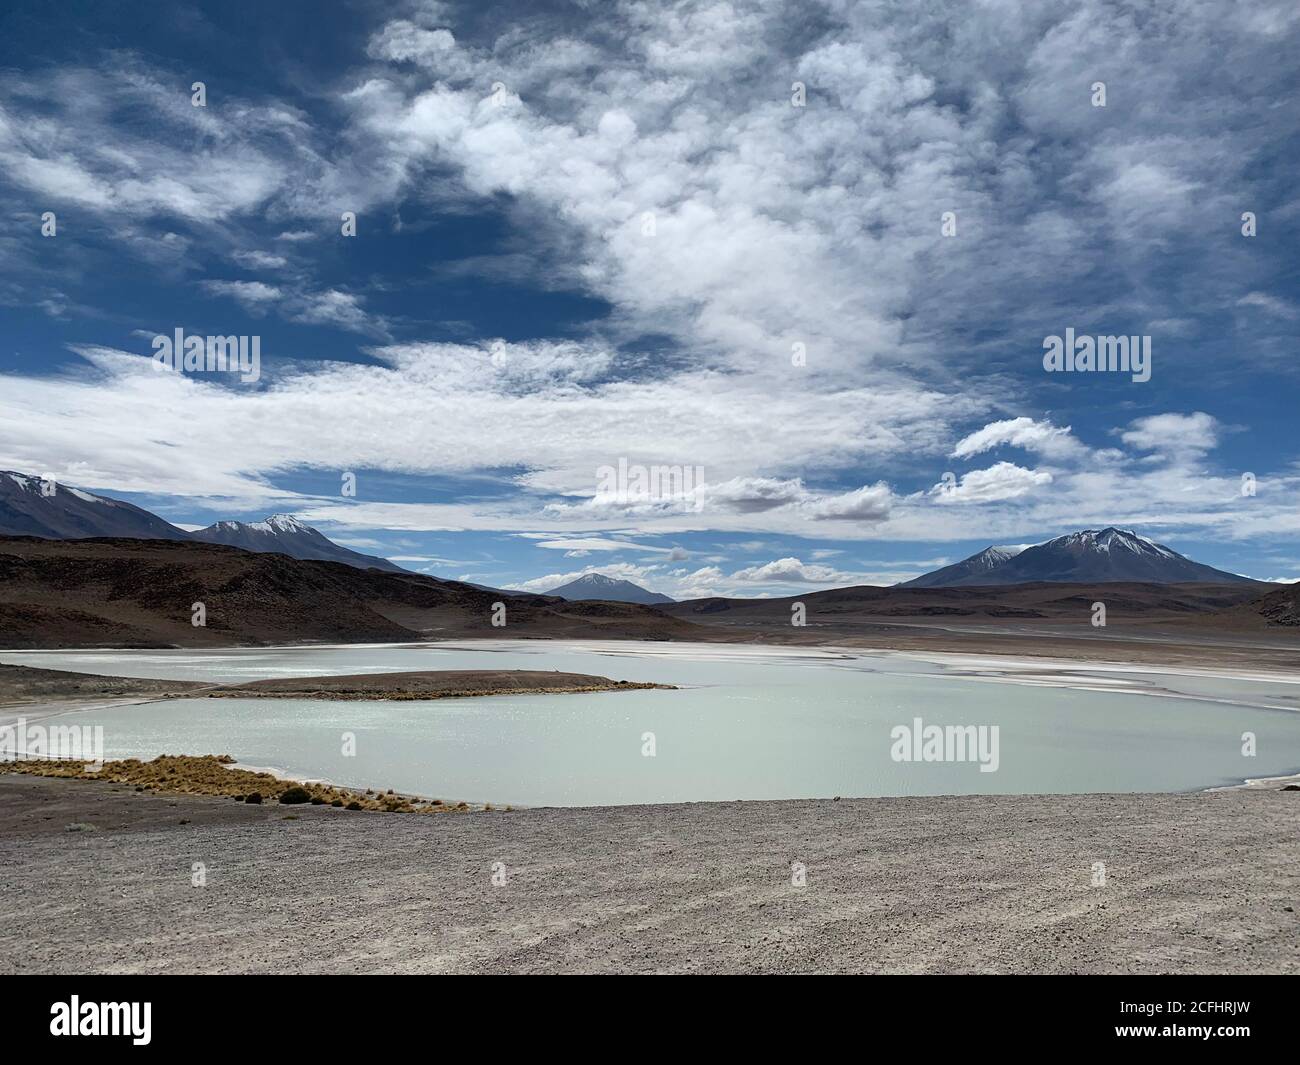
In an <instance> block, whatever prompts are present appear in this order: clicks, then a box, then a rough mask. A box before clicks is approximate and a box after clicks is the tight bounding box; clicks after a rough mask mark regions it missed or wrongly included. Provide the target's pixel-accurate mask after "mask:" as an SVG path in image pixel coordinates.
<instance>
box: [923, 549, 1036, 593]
mask: <svg viewBox="0 0 1300 1065" xmlns="http://www.w3.org/2000/svg"><path fill="white" fill-rule="evenodd" d="M1019 553H1020V549H1019V548H1017V547H986V548H985V549H984V550H983V551H981V552H980V553H979V554H978V555H971V557H970V558H965V559H962V560H961V561H960V562H954V563H953V564H952V565H951V566H944V567H943V569H937V570H934V571H933V572H932V573H926V574H924V575H923V576H920V577H916V578H915V579H913V580H910V581H903V582H902V583H901V584H900V585H899V587H900V588H945V587H953V586H955V585H960V584H983V583H986V582H984V581H980V580H976V579H973V578H979V577H985V576H987V575H988V574H989V573H991V572H992V571H993V570H995V569H997V568H998V567H999V566H1001V565H1002V564H1003V563H1005V562H1008V561H1009V560H1011V559H1013V558H1015V557H1016V555H1018V554H1019Z"/></svg>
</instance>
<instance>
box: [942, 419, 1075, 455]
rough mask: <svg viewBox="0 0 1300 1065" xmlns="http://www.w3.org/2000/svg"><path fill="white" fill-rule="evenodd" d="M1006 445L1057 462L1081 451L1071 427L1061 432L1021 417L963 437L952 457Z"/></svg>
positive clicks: (1048, 425)
mask: <svg viewBox="0 0 1300 1065" xmlns="http://www.w3.org/2000/svg"><path fill="white" fill-rule="evenodd" d="M1003 445H1010V446H1011V447H1019V448H1024V449H1025V450H1026V451H1036V452H1038V453H1039V454H1041V455H1045V456H1047V457H1049V458H1054V459H1062V458H1070V457H1074V456H1077V455H1078V454H1079V453H1080V452H1081V451H1082V447H1081V445H1080V444H1079V442H1078V440H1076V439H1075V437H1074V435H1073V433H1072V432H1071V429H1070V427H1069V426H1068V425H1067V426H1065V427H1064V428H1059V427H1057V426H1055V425H1053V424H1052V423H1051V422H1048V421H1041V422H1040V421H1035V420H1034V419H1033V418H1024V417H1021V418H1010V419H1007V420H1006V421H1000V422H990V423H989V424H988V425H986V426H984V428H983V429H978V430H976V431H975V432H973V433H971V434H969V435H968V436H964V437H962V439H961V440H959V441H958V442H957V444H956V446H955V447H954V448H953V449H952V457H953V458H959V459H963V458H970V457H971V456H972V455H978V454H980V453H981V452H984V451H991V450H992V449H993V448H995V447H1002V446H1003Z"/></svg>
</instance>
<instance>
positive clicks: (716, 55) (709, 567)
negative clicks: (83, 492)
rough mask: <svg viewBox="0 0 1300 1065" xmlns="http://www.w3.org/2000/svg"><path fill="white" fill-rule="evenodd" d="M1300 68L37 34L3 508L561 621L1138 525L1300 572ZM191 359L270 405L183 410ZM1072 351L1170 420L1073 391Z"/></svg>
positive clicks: (375, 34) (653, 7)
mask: <svg viewBox="0 0 1300 1065" xmlns="http://www.w3.org/2000/svg"><path fill="white" fill-rule="evenodd" d="M1298 44H1300V13H1298V12H1297V10H1296V8H1295V5H1294V4H1293V3H1290V2H1278V3H1269V2H1262V3H1253V4H1251V5H1249V7H1248V8H1242V7H1241V6H1240V5H1236V4H1231V3H1227V2H1224V3H1213V2H1211V3H1199V2H1198V3H1162V4H1159V5H1145V4H1139V5H1127V4H1125V5H1119V4H1110V3H1106V4H1102V3H1088V2H1085V3H1044V4H1038V5H1033V6H1032V8H1030V9H1024V8H1022V7H1021V6H1020V5H1016V4H1010V3H1003V2H1000V0H985V2H978V3H959V4H958V3H954V4H941V3H933V4H925V5H921V6H919V7H918V6H915V5H899V6H897V7H894V6H885V5H864V4H853V3H829V4H816V3H806V2H798V3H793V4H788V5H782V4H747V3H739V2H735V3H709V2H704V3H691V4H680V5H668V4H649V3H644V4H643V3H604V4H594V3H592V4H585V3H567V4H560V3H555V4H523V5H504V4H487V5H483V4H472V5H470V4H466V5H458V4H453V3H406V4H382V5H381V4H378V3H350V4H344V5H331V6H330V8H329V10H327V11H322V10H321V9H320V7H319V5H315V4H306V3H276V4H265V3H259V4H245V3H239V2H234V3H221V4H216V3H212V4H199V5H193V4H191V5H186V4H166V5H163V4H158V5H153V4H138V3H131V4H126V3H113V2H98V3H70V4H63V5H59V6H58V7H54V6H51V5H48V4H44V3H39V4H38V3H25V2H21V0H20V2H16V3H11V4H9V5H7V7H6V11H5V13H4V14H3V15H0V209H3V212H4V217H5V225H4V227H3V230H2V231H0V315H3V323H4V331H3V337H2V340H0V468H7V469H15V470H19V471H24V472H31V473H38V474H44V475H52V476H55V477H57V478H58V479H59V480H61V481H64V482H66V483H69V484H73V485H77V486H81V487H85V488H89V489H91V490H97V491H102V492H105V493H108V494H113V495H118V496H121V497H124V498H129V499H132V500H133V501H135V502H138V503H140V504H142V505H145V506H148V507H150V508H151V509H153V510H155V511H157V512H158V513H160V514H162V515H163V516H165V517H167V518H168V519H169V520H172V521H175V522H177V523H180V524H185V525H201V524H207V523H209V522H211V521H214V520H217V519H219V518H242V519H246V520H253V519H258V518H261V517H264V516H266V515H267V514H269V513H272V512H288V513H293V514H296V515H297V516H299V517H300V518H302V519H303V520H305V521H308V522H310V523H311V524H313V525H316V526H317V527H318V528H320V529H321V530H322V531H324V532H325V533H326V534H327V535H329V536H331V537H332V538H334V539H336V540H338V541H340V542H342V543H345V544H348V545H350V546H354V547H356V548H358V549H361V550H366V551H370V552H374V553H380V554H384V555H387V556H389V557H393V558H396V559H398V560H399V561H402V562H403V564H405V565H407V566H409V567H410V568H412V569H418V570H422V571H425V572H430V573H434V574H437V575H439V576H446V577H455V578H465V579H469V580H474V581H477V582H480V583H488V584H494V585H499V586H511V587H523V588H528V589H531V590H543V589H546V588H549V587H552V586H555V585H558V584H560V583H563V582H565V581H566V580H569V579H572V578H573V577H576V576H578V575H580V574H582V573H584V572H588V571H591V570H599V571H601V572H605V573H609V574H611V575H614V576H622V577H626V578H628V579H631V580H635V581H637V582H638V583H641V584H643V585H645V586H647V587H651V588H654V589H656V590H658V591H663V592H666V593H668V594H670V595H673V596H675V597H679V598H681V597H687V596H693V595H711V594H738V595H779V594H790V593H793V592H798V591H800V590H803V589H809V588H820V587H830V586H834V585H843V584H851V583H892V582H893V581H896V580H900V579H907V578H908V577H910V576H915V575H917V574H919V573H921V572H924V571H925V570H928V569H933V568H935V567H937V566H939V565H943V564H945V563H946V562H949V561H954V560H956V559H958V558H961V557H964V556H966V555H969V554H971V553H973V552H974V551H976V550H979V549H981V548H983V547H985V546H987V545H988V544H990V543H997V544H1016V543H1032V542H1038V541H1041V540H1043V539H1046V538H1048V537H1050V536H1053V535H1058V534H1060V533H1063V532H1067V531H1071V530H1074V529H1078V528H1081V527H1097V526H1103V525H1107V524H1118V525H1122V526H1125V527H1133V528H1136V529H1137V530H1138V531H1139V532H1140V533H1142V534H1144V535H1147V536H1150V537H1152V538H1154V539H1157V540H1160V541H1161V542H1164V543H1167V544H1169V545H1170V546H1172V547H1174V548H1176V549H1177V550H1180V551H1183V552H1184V553H1186V554H1189V555H1191V556H1192V557H1194V558H1196V559H1198V560H1200V561H1204V562H1208V563H1210V564H1212V565H1217V566H1220V567H1223V568H1226V569H1230V570H1233V571H1236V572H1241V573H1247V574H1250V575H1252V576H1256V577H1261V578H1265V579H1292V580H1294V579H1296V578H1300V548H1298V547H1297V540H1298V539H1300V505H1297V491H1298V490H1300V465H1298V462H1297V460H1298V459H1300V444H1297V433H1296V431H1295V425H1296V407H1297V404H1296V400H1297V393H1298V389H1297V374H1300V360H1298V359H1297V355H1298V354H1300V352H1298V351H1297V343H1296V339H1297V329H1298V326H1300V276H1298V274H1297V262H1298V261H1300V254H1298V251H1297V249H1300V191H1297V185H1296V180H1295V179H1296V173H1297V165H1296V164H1297V160H1298V159H1300V139H1298V138H1297V113H1298V109H1297V107H1296V96H1297V88H1298V87H1300V77H1298V72H1297V67H1298V66H1300V48H1298V47H1297V45H1298ZM195 82H203V83H204V87H205V91H206V101H205V104H206V105H205V106H202V107H197V106H194V104H193V99H192V89H191V87H192V85H193V84H194V83H195ZM1098 83H1101V84H1103V85H1104V94H1105V99H1104V106H1099V105H1098V104H1099V99H1100V97H1099V92H1098V89H1097V85H1098ZM796 84H797V85H798V86H802V89H801V90H798V92H801V93H802V96H803V99H802V100H801V101H799V102H802V103H803V106H795V103H796V96H797V91H796ZM47 212H53V214H54V218H55V222H56V231H55V233H54V235H53V236H44V235H43V234H42V226H43V217H44V216H45V215H46V213H47ZM344 212H353V213H355V215H356V219H357V223H356V235H355V236H345V235H343V233H342V224H341V220H342V216H343V213H344ZM1247 212H1249V213H1250V214H1251V215H1253V217H1254V235H1253V236H1248V235H1246V234H1245V233H1244V232H1243V217H1242V216H1243V214H1245V213H1247ZM945 218H946V219H947V225H946V226H945ZM47 228H48V227H47ZM176 328H182V329H184V330H185V331H186V332H187V333H189V334H197V335H201V336H206V335H219V336H231V335H245V336H257V337H259V338H260V344H261V366H260V376H259V377H258V379H257V380H256V381H251V382H242V381H240V380H239V379H238V378H237V377H235V376H233V375H230V374H223V373H220V372H216V373H207V372H162V371H160V370H159V369H158V368H157V367H156V366H155V364H154V363H153V361H152V360H151V358H150V356H151V354H152V352H153V347H152V339H153V337H155V336H156V335H159V334H163V335H171V334H172V332H173V330H174V329H176ZM1067 329H1071V330H1073V331H1074V333H1075V334H1077V335H1080V336H1082V335H1091V336H1103V335H1123V336H1147V337H1150V338H1151V339H1150V343H1151V351H1152V358H1151V378H1150V380H1149V381H1134V380H1132V375H1131V374H1123V373H1117V372H1073V373H1049V372H1047V371H1045V369H1044V367H1043V363H1042V358H1043V343H1044V339H1045V338H1047V337H1050V336H1063V335H1064V334H1065V331H1066V330H1067ZM796 352H798V353H800V354H799V355H795V354H794V353H796ZM620 460H621V461H623V462H624V463H626V464H627V466H628V467H629V468H636V467H644V468H651V467H679V468H682V469H689V470H691V471H693V472H694V471H698V476H697V477H695V478H693V480H692V483H691V484H690V485H689V486H688V488H686V489H684V490H677V489H674V490H672V491H667V492H657V493H655V492H652V493H650V494H649V495H637V494H636V493H635V492H633V493H631V494H629V493H626V492H621V491H610V490H608V485H602V479H601V474H600V472H599V471H600V470H601V469H602V468H604V467H617V466H618V464H619V462H620ZM349 473H350V474H353V475H354V476H355V483H356V494H355V495H344V494H342V491H341V486H342V484H343V481H344V475H345V474H349ZM1244 474H1250V475H1252V476H1253V479H1254V481H1253V483H1254V494H1243V492H1242V489H1241V486H1242V479H1243V475H1244ZM678 488H681V486H680V485H679V486H678Z"/></svg>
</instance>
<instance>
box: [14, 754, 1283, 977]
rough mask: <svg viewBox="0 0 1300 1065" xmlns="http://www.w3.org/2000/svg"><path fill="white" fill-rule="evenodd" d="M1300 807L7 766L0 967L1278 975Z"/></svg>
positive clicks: (1269, 796)
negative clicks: (25, 772) (729, 796)
mask: <svg viewBox="0 0 1300 1065" xmlns="http://www.w3.org/2000/svg"><path fill="white" fill-rule="evenodd" d="M290 813H292V815H293V816H296V817H298V818H299V819H298V820H284V818H285V817H286V815H288V814H290ZM183 820H184V821H187V822H188V823H186V824H182V823H181V822H182V821H183ZM72 823H83V824H85V823H89V824H93V825H95V826H96V828H95V829H94V830H88V829H83V830H79V831H68V829H67V826H68V825H69V824H72ZM1298 824H1300V792H1283V791H1279V790H1276V789H1274V790H1263V791H1254V792H1247V791H1235V792H1219V793H1214V794H1198V795H1117V796H1107V795H1092V796H1048V797H951V798H894V799H862V800H844V801H838V802H830V801H825V800H820V801H797V802H780V803H775V802H755V803H716V804H695V805H678V806H657V807H613V808H589V809H542V810H528V811H515V812H513V813H475V814H466V815H457V816H444V817H439V818H424V817H415V816H405V815H400V814H366V813H355V812H354V813H347V812H344V811H339V810H332V809H329V808H320V807H293V808H283V807H277V806H275V805H268V806H263V807H249V806H246V805H243V804H237V803H234V802H224V801H221V800H214V799H208V798H199V797H188V796H186V797H182V796H165V795H159V796H151V795H140V794H137V793H135V792H133V791H130V790H119V789H115V788H113V787H112V786H110V785H107V784H100V783H83V782H78V781H66V780H52V779H45V778H37V777H26V776H8V777H0V971H3V972H6V973H31V972H454V973H473V972H773V973H793V972H799V973H803V972H1030V973H1057V972H1100V973H1114V972H1153V973H1166V972H1196V973H1205V972H1265V973H1281V972H1287V973H1296V972H1300V922H1298V921H1297V916H1296V912H1295V910H1296V906H1297V902H1300V842H1298V841H1297V840H1298V835H1300V834H1298V833H1297V831H1296V829H1297V825H1298ZM195 862H203V863H204V866H205V869H206V875H207V885H206V886H205V887H193V886H192V885H191V878H192V868H193V863H195ZM496 862H501V863H504V870H505V877H506V882H505V885H504V886H494V885H493V863H496ZM792 862H801V863H803V864H804V865H805V866H806V867H807V886H806V887H802V888H800V887H794V886H792V884H791V863H792ZM1095 862H1104V863H1105V866H1106V877H1107V880H1106V885H1105V887H1092V886H1091V884H1092V877H1093V866H1094V863H1095Z"/></svg>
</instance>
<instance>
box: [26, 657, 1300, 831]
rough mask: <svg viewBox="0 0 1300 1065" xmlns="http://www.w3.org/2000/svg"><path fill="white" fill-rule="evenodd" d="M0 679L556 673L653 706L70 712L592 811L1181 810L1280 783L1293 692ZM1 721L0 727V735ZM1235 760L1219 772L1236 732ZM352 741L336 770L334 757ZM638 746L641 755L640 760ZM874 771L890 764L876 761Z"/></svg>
mask: <svg viewBox="0 0 1300 1065" xmlns="http://www.w3.org/2000/svg"><path fill="white" fill-rule="evenodd" d="M0 662H5V663H11V664H21V665H30V666H40V667H43V668H49V669H69V670H76V671H80V672H88V673H102V674H109V675H115V676H135V677H161V678H169V679H178V680H179V679H185V680H208V681H211V682H212V683H214V684H217V683H228V682H233V681H248V680H257V679H263V678H269V677H291V676H313V675H317V676H319V675H331V674H350V673H367V672H374V673H382V672H392V671H395V670H403V669H409V670H417V669H419V670H427V669H557V670H561V671H573V672H581V673H594V674H599V675H602V676H607V677H611V678H613V679H616V680H632V681H659V682H664V683H670V684H676V685H679V686H680V687H679V690H676V691H659V690H648V691H630V692H602V693H590V694H563V695H527V696H493V697H479V698H471V699H454V700H435V701H429V702H392V701H333V700H309V699H303V700H288V699H220V700H217V699H211V700H209V699H202V698H197V699H176V700H164V701H157V702H137V703H134V704H133V705H105V706H100V707H97V708H95V709H90V710H84V711H81V712H79V713H77V714H76V718H77V722H78V723H79V724H91V725H102V726H103V727H104V733H105V744H106V752H105V753H106V756H107V757H108V758H121V757H142V758H151V757H154V756H156V755H158V754H163V753H168V754H180V753H185V754H222V753H228V754H232V755H234V756H235V757H236V758H237V759H238V760H239V762H240V763H241V764H244V765H248V766H255V767H262V768H270V769H274V770H276V771H278V772H282V773H285V774H288V775H290V776H294V777H303V778H320V779H325V780H329V781H332V782H334V783H337V784H342V785H347V786H352V787H358V786H359V787H367V786H370V787H383V788H389V787H391V788H394V789H396V790H397V791H400V792H407V793H415V794H421V795H427V796H434V797H439V798H443V799H457V800H459V799H465V800H468V801H471V802H475V801H487V802H493V803H513V804H516V805H524V806H541V805H549V806H592V805H621V804H629V803H668V802H702V801H718V800H722V801H725V800H733V799H744V800H757V799H781V798H818V797H825V798H830V797H834V796H837V795H842V796H875V795H933V794H976V793H986V794H987V793H1002V794H1041V793H1062V792H1131V791H1191V790H1198V789H1202V788H1208V787H1215V786H1227V785H1232V784H1235V783H1239V782H1240V781H1242V780H1243V779H1245V778H1248V777H1249V778H1260V777H1271V776H1281V775H1284V774H1290V773H1295V772H1297V770H1300V711H1298V709H1297V707H1298V706H1300V684H1298V683H1297V682H1296V678H1286V677H1279V676H1260V677H1250V676H1245V675H1240V674H1236V675H1230V674H1228V673H1227V672H1226V671H1225V672H1218V673H1216V672H1213V671H1206V672H1204V673H1196V672H1193V671H1186V670H1182V671H1168V672H1161V671H1159V670H1157V669H1155V668H1154V667H1135V666H1128V667H1116V668H1114V669H1109V670H1108V669H1106V668H1105V667H1102V666H1098V665H1096V664H1092V663H1090V664H1088V665H1087V666H1086V667H1085V666H1082V665H1080V664H1078V663H1058V664H1056V665H1052V664H1050V663H1044V662H1042V661H1029V660H1023V661H1019V662H1001V663H999V662H998V661H997V660H994V659H982V660H979V661H976V660H974V659H972V658H971V657H970V656H960V657H959V656H942V655H927V656H917V655H908V654H902V653H889V652H867V651H861V650H851V649H837V648H773V647H754V646H742V645H733V644H717V645H714V644H682V643H628V642H570V641H528V640H518V641H509V640H500V641H478V642H466V643H445V644H444V643H429V644H382V645H338V646H305V647H304V646H295V647H277V648H235V649H222V650H174V651H173V650H166V651H120V650H102V651H22V652H20V651H0ZM15 716H17V715H16V714H14V713H12V712H11V713H10V714H9V715H8V719H12V718H13V717H15ZM918 718H920V719H923V720H924V722H925V725H926V726H932V725H933V726H940V727H943V728H949V727H953V726H963V727H973V728H976V729H978V728H985V729H992V728H996V729H997V730H998V738H999V751H998V761H997V768H996V771H987V769H986V770H984V771H981V766H980V764H979V763H978V762H977V761H975V760H964V761H926V760H919V761H918V760H914V759H913V760H905V761H904V760H897V761H896V760H895V757H894V756H893V755H891V747H893V741H892V740H891V732H892V730H895V729H897V728H898V727H900V726H911V725H912V723H913V722H914V721H915V720H916V719H918ZM1245 733H1252V734H1253V735H1254V737H1255V741H1254V746H1255V751H1256V754H1255V755H1254V756H1246V755H1244V754H1243V742H1244V741H1243V734H1245ZM347 734H351V735H352V736H354V737H355V752H356V753H355V755H353V756H348V755H345V754H344V753H343V751H344V749H345V747H346V746H347V744H346V743H345V737H346V735H347ZM651 749H652V750H653V754H652V755H650V754H648V753H647V752H649V751H650V750H651ZM895 753H896V752H895Z"/></svg>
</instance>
